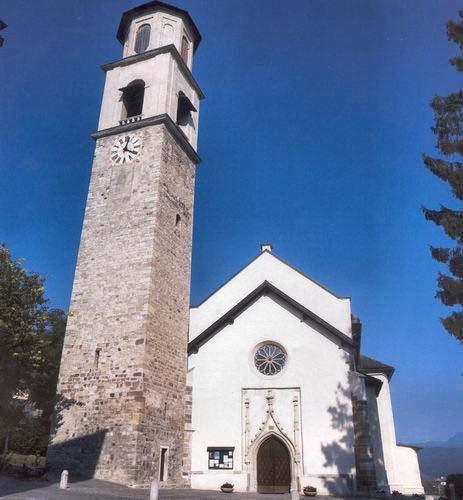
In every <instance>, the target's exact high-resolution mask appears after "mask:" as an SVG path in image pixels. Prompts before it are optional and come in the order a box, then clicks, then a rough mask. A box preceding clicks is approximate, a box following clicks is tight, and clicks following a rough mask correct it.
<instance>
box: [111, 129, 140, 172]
mask: <svg viewBox="0 0 463 500" xmlns="http://www.w3.org/2000/svg"><path fill="white" fill-rule="evenodd" d="M140 147H141V140H140V139H139V138H138V137H137V136H135V135H123V136H121V137H119V138H118V139H117V140H116V142H115V143H114V144H113V147H112V149H111V160H112V161H113V162H114V163H115V164H116V165H122V164H124V163H130V162H131V161H133V160H134V159H135V158H136V157H137V155H138V153H139V152H140Z"/></svg>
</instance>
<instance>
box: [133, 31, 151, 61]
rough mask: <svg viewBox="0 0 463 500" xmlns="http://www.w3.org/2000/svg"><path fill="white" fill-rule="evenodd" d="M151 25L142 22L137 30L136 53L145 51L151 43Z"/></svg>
mask: <svg viewBox="0 0 463 500" xmlns="http://www.w3.org/2000/svg"><path fill="white" fill-rule="evenodd" d="M150 33H151V26H150V25H149V24H142V25H141V26H140V27H139V28H138V31H137V36H136V38H135V53H136V54H140V53H142V52H145V50H146V49H147V48H148V45H149V43H150Z"/></svg>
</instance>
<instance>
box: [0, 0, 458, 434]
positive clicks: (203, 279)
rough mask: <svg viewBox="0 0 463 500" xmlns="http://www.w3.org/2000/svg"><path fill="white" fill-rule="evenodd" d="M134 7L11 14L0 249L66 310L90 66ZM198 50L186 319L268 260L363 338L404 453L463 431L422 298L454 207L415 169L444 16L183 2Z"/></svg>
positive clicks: (85, 169)
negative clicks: (439, 219)
mask: <svg viewBox="0 0 463 500" xmlns="http://www.w3.org/2000/svg"><path fill="white" fill-rule="evenodd" d="M139 3H140V2H137V1H133V0H100V1H94V0H66V2H63V1H61V0H59V1H58V0H34V2H30V1H24V0H14V1H10V2H3V3H1V9H0V14H1V17H2V18H3V19H4V20H5V21H6V22H7V23H8V25H9V27H8V28H7V29H6V30H5V31H4V32H2V34H3V36H4V37H5V40H6V41H5V45H4V47H3V48H2V49H0V82H1V85H0V109H1V115H0V116H1V119H0V137H1V139H0V155H1V162H0V189H1V193H2V196H1V197H0V240H1V241H4V242H5V243H7V245H8V246H9V247H10V248H11V250H12V252H13V255H14V256H15V257H22V258H24V259H25V266H26V267H27V268H28V269H31V270H35V271H38V272H40V273H43V274H45V275H46V276H47V277H48V279H47V295H48V297H49V298H50V301H51V305H53V306H57V307H63V308H67V307H68V303H69V298H70V293H71V286H72V278H73V273H74V267H75V262H76V256H77V250H78V243H79V237H80V230H81V225H82V218H83V211H84V207H85V199H86V192H87V187H88V182H89V176H90V168H91V159H92V154H93V147H94V144H93V141H92V140H91V139H90V137H89V134H90V133H91V132H93V131H95V129H96V125H97V119H98V114H99V107H100V99H101V95H102V90H103V83H104V81H103V77H104V75H103V72H102V71H101V70H100V69H99V65H100V64H102V63H103V62H107V61H110V60H113V59H118V58H120V56H121V46H120V45H119V43H118V42H117V40H116V38H115V33H116V29H117V26H118V23H119V19H120V15H121V13H122V12H123V11H124V10H127V9H129V8H131V7H133V6H135V5H137V4H139ZM176 5H178V6H179V7H182V8H185V9H187V10H189V11H190V13H191V15H192V17H193V18H194V19H195V21H196V22H197V25H198V27H199V29H200V31H201V32H202V35H203V42H202V44H201V45H200V47H199V49H198V51H197V54H196V57H195V61H194V68H193V72H194V74H195V77H196V78H197V80H198V82H199V83H200V85H201V86H202V88H203V89H204V91H205V93H206V96H207V99H206V100H205V101H203V104H202V108H201V117H200V136H199V152H200V155H201V157H202V159H203V163H202V165H201V166H200V167H199V170H198V178H197V190H196V207H195V227H194V244H193V276H192V302H198V301H199V300H201V299H202V298H203V297H205V296H206V295H207V294H208V293H209V292H210V291H211V290H212V289H213V288H215V287H216V286H218V285H219V284H220V283H221V282H223V281H224V280H225V279H227V278H228V277H229V276H230V275H232V274H233V273H235V272H236V271H237V270H238V269H239V268H240V267H242V266H243V265H244V264H246V263H247V262H248V261H249V260H250V259H251V258H252V257H254V256H255V255H256V253H257V252H258V244H259V243H260V242H265V241H270V242H272V243H273V245H274V249H275V251H276V253H278V254H279V255H281V256H282V257H283V258H285V259H286V260H288V261H290V262H291V263H292V264H294V265H295V266H297V267H299V268H301V269H302V270H304V271H305V272H307V273H308V274H310V275H312V276H313V277H314V278H315V279H317V280H318V281H320V282H322V283H324V284H325V285H326V286H328V287H329V288H331V289H332V290H334V291H336V292H337V293H339V294H340V295H349V296H351V297H352V307H353V312H354V313H355V314H356V315H358V316H360V318H361V319H362V322H363V351H364V353H365V354H368V355H370V356H373V357H377V358H379V359H381V360H382V361H384V362H386V363H389V364H392V365H394V366H396V368H397V370H396V374H395V375H394V378H393V383H392V392H393V401H394V410H395V417H396V427H397V435H398V439H399V440H400V441H407V442H416V441H425V440H430V439H446V438H447V437H449V436H451V435H452V434H454V433H455V432H457V431H462V430H463V428H462V424H461V414H462V413H463V402H462V401H463V368H462V363H461V361H462V349H461V346H459V345H458V343H457V342H456V341H454V340H453V339H452V338H450V336H449V335H448V334H447V333H445V332H444V331H443V329H442V327H441V325H440V322H439V316H442V315H444V314H445V309H444V308H443V307H442V306H441V305H440V303H439V302H438V301H437V300H436V299H435V298H434V293H435V279H436V272H437V270H438V265H437V264H436V263H434V262H433V261H432V259H431V257H430V254H429V250H428V245H429V244H434V245H439V244H445V239H444V237H443V236H442V233H441V230H440V229H439V228H437V227H434V226H433V225H431V224H430V223H428V222H426V221H425V220H424V218H423V216H422V214H421V211H420V207H421V206H422V205H425V206H429V207H433V206H436V205H437V204H438V203H440V202H444V203H447V204H450V205H453V204H454V203H455V202H454V201H453V200H452V199H451V195H450V193H449V190H448V188H447V187H446V185H445V184H443V183H442V182H441V181H439V180H438V179H437V178H436V177H434V176H433V175H432V174H430V173H429V172H428V171H427V170H426V169H425V168H424V166H423V165H422V162H421V155H422V153H424V152H426V153H430V154H435V153H436V150H435V139H434V136H433V134H432V132H431V129H430V128H431V126H432V124H433V116H432V112H431V110H430V108H429V101H430V100H431V98H432V97H433V95H435V94H441V95H445V94H447V93H449V92H450V91H454V90H458V89H460V88H461V75H460V74H458V73H456V72H455V71H454V70H453V69H452V68H451V67H450V66H449V65H448V63H447V61H448V59H449V57H451V56H452V55H453V54H455V53H456V52H457V50H458V49H457V47H456V46H454V45H453V44H451V43H449V42H448V41H447V38H446V35H445V22H446V21H447V20H448V19H450V18H454V19H455V18H456V17H457V12H458V9H459V8H460V7H461V6H460V5H459V2H457V1H450V0H414V1H410V0H387V1H386V0H369V1H364V0H355V1H353V0H351V1H347V0H344V1H340V0H331V1H326V0H288V1H285V2H282V1H276V0H268V1H263V0H259V1H252V2H249V1H244V0H234V1H225V0H221V1H217V0H183V1H182V2H177V4H176Z"/></svg>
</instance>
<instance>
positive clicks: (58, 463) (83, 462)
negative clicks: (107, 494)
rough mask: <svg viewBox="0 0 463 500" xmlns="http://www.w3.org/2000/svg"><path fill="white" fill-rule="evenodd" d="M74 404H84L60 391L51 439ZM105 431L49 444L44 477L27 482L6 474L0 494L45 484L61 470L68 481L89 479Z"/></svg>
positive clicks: (92, 473)
mask: <svg viewBox="0 0 463 500" xmlns="http://www.w3.org/2000/svg"><path fill="white" fill-rule="evenodd" d="M75 405H78V406H83V403H80V402H78V401H76V400H74V399H68V398H65V397H63V396H62V395H60V394H58V395H57V402H56V406H55V413H54V419H53V422H52V432H51V434H50V439H51V438H52V436H53V433H54V432H56V430H57V429H58V428H59V427H61V425H62V424H63V412H64V411H65V410H68V409H69V408H71V407H73V406H75ZM106 432H107V431H106V430H99V431H97V432H93V433H91V434H88V435H85V436H80V437H76V438H72V439H68V440H66V441H63V442H61V443H57V444H53V445H50V446H49V448H48V455H47V461H48V473H47V474H46V475H45V477H44V479H41V480H37V481H30V480H15V479H13V478H6V477H4V478H0V484H1V492H0V493H1V494H0V496H3V495H6V494H13V493H20V492H26V491H31V490H35V489H40V488H45V487H48V486H50V482H49V481H48V480H46V479H45V478H47V476H48V479H50V480H52V481H55V480H57V479H58V478H59V476H60V474H61V472H62V471H63V470H64V469H67V470H68V471H69V480H70V482H79V481H86V480H88V479H92V478H93V476H94V474H95V470H96V466H97V464H98V462H99V458H100V455H101V450H102V448H103V444H104V439H105V435H106Z"/></svg>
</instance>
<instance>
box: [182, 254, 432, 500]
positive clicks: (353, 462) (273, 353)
mask: <svg viewBox="0 0 463 500" xmlns="http://www.w3.org/2000/svg"><path fill="white" fill-rule="evenodd" d="M188 352H189V358H188V386H189V389H188V396H189V399H190V401H191V405H192V411H191V422H190V421H189V420H190V419H188V422H187V440H186V441H187V443H188V444H189V447H188V458H189V460H188V466H189V468H190V469H191V486H192V487H193V488H205V489H217V488H218V487H219V486H220V485H221V484H222V483H224V482H231V483H233V484H234V485H235V489H236V490H237V491H261V492H271V491H273V492H284V491H291V492H292V493H293V494H294V495H295V496H296V495H297V494H298V492H300V491H301V489H302V487H303V486H305V485H312V486H315V487H317V489H318V492H319V493H321V494H323V493H325V494H335V495H340V494H343V495H345V494H352V493H353V492H355V491H367V492H372V491H377V490H379V489H383V490H390V491H392V490H399V491H403V492H408V493H410V492H422V491H423V489H422V486H421V482H420V476H419V469H418V463H417V458H416V452H415V451H414V450H413V449H411V448H405V447H398V446H396V443H395V433H394V422H393V418H392V409H391V403H390V394H389V385H388V382H389V378H390V376H391V375H392V372H393V368H392V367H390V366H388V365H384V364H382V363H379V362H376V361H375V360H372V359H371V358H367V357H364V356H361V355H360V322H359V321H358V320H357V319H356V318H354V317H353V316H352V314H351V307H350V299H349V298H347V297H340V296H337V295H336V294H334V293H333V292H331V291H329V290H328V289H326V288H325V287H323V286H322V285H320V284H319V283H317V282H315V281H314V280H312V279H311V278H309V277H308V276H306V275H305V274H303V273H302V272H300V271H298V270H296V269H295V268H293V267H292V266H291V265H289V264H288V263H286V262H285V261H284V260H282V259H281V258H280V257H278V256H276V255H275V254H274V253H273V252H272V251H271V247H270V246H269V245H266V246H263V251H262V252H261V253H260V254H259V255H258V256H257V257H256V258H255V259H254V260H253V261H252V262H251V263H250V264H248V265H247V266H246V267H245V268H244V269H242V270H241V271H240V272H239V273H238V274H236V275H235V276H234V277H233V278H232V279H230V280H229V281H228V282H227V283H225V284H224V285H223V286H222V287H220V288H219V289H218V290H216V291H215V292H214V293H213V294H212V295H210V296H209V297H208V298H207V299H206V300H204V301H203V302H202V303H201V304H199V305H198V306H197V307H192V308H191V311H190V334H189V346H188ZM190 462H191V463H190ZM403 462H405V463H407V464H408V465H407V468H406V470H405V468H404V465H403Z"/></svg>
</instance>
